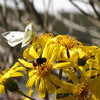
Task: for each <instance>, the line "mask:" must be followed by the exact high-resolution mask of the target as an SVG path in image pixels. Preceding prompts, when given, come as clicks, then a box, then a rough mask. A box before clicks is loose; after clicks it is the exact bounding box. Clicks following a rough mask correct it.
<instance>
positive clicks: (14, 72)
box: [0, 62, 26, 94]
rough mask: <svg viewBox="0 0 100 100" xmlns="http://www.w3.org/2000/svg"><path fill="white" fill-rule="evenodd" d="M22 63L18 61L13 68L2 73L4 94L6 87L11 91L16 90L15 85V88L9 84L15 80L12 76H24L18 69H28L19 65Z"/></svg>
mask: <svg viewBox="0 0 100 100" xmlns="http://www.w3.org/2000/svg"><path fill="white" fill-rule="evenodd" d="M19 66H20V63H19V62H16V63H15V65H14V66H13V67H12V68H11V69H6V70H4V71H2V74H0V93H1V94H4V93H5V87H6V88H7V89H8V88H9V90H10V91H14V86H13V88H11V89H10V87H9V85H7V84H10V82H13V83H15V82H14V81H13V79H12V77H19V76H24V75H23V74H22V73H21V72H18V71H25V70H26V69H25V68H24V67H21V66H20V67H19Z"/></svg>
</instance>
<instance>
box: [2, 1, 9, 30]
mask: <svg viewBox="0 0 100 100" xmlns="http://www.w3.org/2000/svg"><path fill="white" fill-rule="evenodd" d="M0 12H1V17H2V21H3V24H4V26H5V29H6V30H8V28H7V17H6V16H7V15H6V14H7V12H6V1H5V0H4V6H3V7H2V6H1V5H0Z"/></svg>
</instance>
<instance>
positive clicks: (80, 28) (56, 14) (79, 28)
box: [54, 13, 100, 39]
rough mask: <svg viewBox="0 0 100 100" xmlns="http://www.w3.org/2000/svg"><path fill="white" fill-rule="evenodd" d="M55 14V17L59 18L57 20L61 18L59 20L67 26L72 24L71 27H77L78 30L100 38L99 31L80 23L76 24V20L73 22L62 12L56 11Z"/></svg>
mask: <svg viewBox="0 0 100 100" xmlns="http://www.w3.org/2000/svg"><path fill="white" fill-rule="evenodd" d="M54 16H55V18H56V19H57V20H59V21H61V22H62V23H63V24H65V25H66V26H68V27H69V26H70V27H72V28H74V29H76V30H78V31H81V32H84V33H85V34H87V33H88V34H90V35H91V36H92V37H94V38H97V39H100V33H99V32H96V31H94V30H90V29H88V28H86V27H83V26H81V25H78V24H76V23H74V22H71V21H69V20H68V19H66V18H64V17H62V16H61V15H60V14H58V13H54Z"/></svg>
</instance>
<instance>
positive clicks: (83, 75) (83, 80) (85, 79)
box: [79, 67, 90, 84]
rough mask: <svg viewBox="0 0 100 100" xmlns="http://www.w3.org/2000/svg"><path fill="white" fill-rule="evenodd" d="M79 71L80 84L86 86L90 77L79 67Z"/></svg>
mask: <svg viewBox="0 0 100 100" xmlns="http://www.w3.org/2000/svg"><path fill="white" fill-rule="evenodd" d="M79 69H80V71H81V82H84V83H85V84H88V82H89V80H90V75H88V74H87V72H86V71H85V69H84V68H83V67H80V68H79Z"/></svg>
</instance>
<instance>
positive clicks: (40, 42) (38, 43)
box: [23, 33, 54, 61]
mask: <svg viewBox="0 0 100 100" xmlns="http://www.w3.org/2000/svg"><path fill="white" fill-rule="evenodd" d="M53 37H54V36H53V33H48V34H47V33H45V34H44V33H42V34H38V35H37V36H35V38H34V40H33V41H32V44H31V45H30V47H29V48H27V49H26V50H25V51H24V53H23V57H24V58H25V59H27V61H30V60H32V57H31V55H30V54H29V51H30V48H31V47H33V48H34V49H35V50H36V51H37V53H38V55H39V56H40V54H41V52H42V51H43V49H44V47H45V45H46V43H47V41H48V40H49V39H50V38H53Z"/></svg>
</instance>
